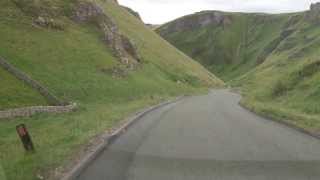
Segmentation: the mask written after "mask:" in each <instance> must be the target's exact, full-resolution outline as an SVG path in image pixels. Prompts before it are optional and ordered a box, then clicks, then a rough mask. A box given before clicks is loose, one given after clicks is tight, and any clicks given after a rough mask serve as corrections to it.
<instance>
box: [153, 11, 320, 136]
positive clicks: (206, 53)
mask: <svg viewBox="0 0 320 180" xmlns="http://www.w3.org/2000/svg"><path fill="white" fill-rule="evenodd" d="M305 13H306V12H301V13H293V14H281V15H266V14H243V13H225V15H228V16H231V17H232V18H231V19H232V23H231V24H230V25H228V26H227V27H223V26H221V25H220V26H208V27H203V28H195V29H193V30H182V31H180V32H172V33H169V34H165V33H163V32H164V31H165V29H166V28H167V27H170V26H172V25H174V23H175V22H176V21H173V22H169V23H168V24H165V25H163V26H162V27H160V28H158V29H157V32H158V33H160V34H162V35H163V37H164V38H165V39H167V40H168V41H169V42H171V43H172V44H173V45H175V46H176V47H177V48H179V49H180V50H182V51H183V52H185V53H186V54H188V55H190V56H191V57H193V58H195V59H196V60H198V61H199V62H200V63H202V64H203V65H204V66H205V67H207V69H209V70H210V71H212V72H213V73H215V74H216V75H217V76H219V77H221V79H223V80H225V81H228V83H229V84H230V85H231V86H233V87H237V88H239V87H240V89H241V91H242V94H243V96H244V99H243V100H242V104H243V105H244V106H246V107H248V108H249V109H252V110H254V111H255V112H258V113H260V114H262V115H265V116H269V117H272V118H274V119H278V120H284V121H288V122H290V123H292V124H295V125H296V126H299V127H302V128H305V129H308V130H310V131H313V132H318V133H319V132H320V85H319V82H320V59H319V55H320V51H319V49H320V39H319V37H320V30H319V28H318V25H317V24H316V23H314V22H311V21H309V20H308V19H307V16H305ZM187 18H188V17H187ZM178 21H179V20H178ZM195 50H196V51H195ZM194 52H196V53H194Z"/></svg>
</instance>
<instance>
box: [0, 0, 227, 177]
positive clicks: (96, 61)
mask: <svg viewBox="0 0 320 180" xmlns="http://www.w3.org/2000/svg"><path fill="white" fill-rule="evenodd" d="M82 2H83V1H82ZM95 2H96V3H98V4H99V7H101V8H102V10H103V13H104V14H105V16H107V17H109V18H110V19H112V21H114V23H115V24H116V25H117V26H118V28H119V30H120V32H121V34H123V35H125V36H126V37H127V38H128V39H129V40H130V42H133V43H134V45H135V46H136V49H137V51H138V54H139V56H140V59H139V63H138V64H135V65H134V67H132V66H130V67H129V66H128V65H124V64H122V62H120V61H119V58H118V57H117V56H115V52H114V50H113V49H112V47H110V46H109V45H108V44H107V43H106V42H105V41H104V38H105V34H104V33H103V32H102V31H101V29H99V27H98V26H96V25H95V24H94V23H95V22H94V21H92V22H91V21H90V22H75V21H74V20H73V18H71V17H72V13H73V11H74V8H75V3H78V1H75V0H68V1H65V0H44V1H36V0H34V1H33V0H16V1H14V0H0V7H1V9H0V42H1V43H0V56H2V57H3V58H5V59H6V60H7V61H9V62H10V63H11V64H12V65H14V66H15V67H17V68H19V69H20V70H21V71H23V72H25V73H27V74H28V75H29V76H30V77H31V78H33V79H34V80H37V81H38V82H40V83H41V84H43V85H44V86H46V87H47V88H48V89H49V90H50V91H51V92H52V93H53V94H55V95H56V96H57V97H58V98H60V99H62V100H65V101H69V102H76V103H77V104H78V109H77V111H76V112H72V113H68V114H62V115H48V114H39V115H37V116H34V117H31V118H19V119H12V120H1V121H0V142H1V143H0V151H1V154H0V159H1V164H2V166H3V168H4V171H5V176H6V177H7V179H10V180H11V179H12V180H18V179H24V180H29V179H37V178H36V176H38V177H40V176H45V177H46V176H48V175H49V174H48V173H49V172H53V170H54V169H55V168H57V167H59V166H60V165H63V164H64V163H66V162H68V160H70V158H71V157H72V156H71V154H73V153H75V152H77V151H78V148H79V147H82V145H84V144H86V143H88V141H89V139H91V138H92V137H94V136H95V135H96V134H98V133H101V132H103V131H105V130H107V129H110V128H111V127H112V126H113V125H115V124H116V123H117V122H119V120H121V119H123V118H124V117H125V116H128V115H129V114H130V113H132V112H134V111H136V110H138V109H141V108H142V107H146V106H147V105H150V104H155V103H158V102H160V101H163V100H164V99H169V98H171V97H174V96H178V95H182V94H191V93H199V92H203V91H205V90H206V89H207V88H209V87H216V86H220V85H222V82H221V81H220V80H219V79H217V78H216V77H214V76H213V75H212V74H211V73H209V72H208V71H207V70H206V69H205V68H203V67H202V66H201V65H199V64H198V63H197V62H194V61H193V60H192V59H190V58H188V57H187V56H186V55H184V54H183V53H181V52H179V51H178V50H176V49H175V48H174V47H172V46H171V45H170V44H168V43H167V42H166V41H164V40H162V39H161V38H160V37H159V36H158V35H157V34H156V33H154V32H153V31H151V30H150V29H148V28H146V27H145V26H144V25H143V23H142V22H141V21H140V20H138V19H137V18H136V17H134V16H132V15H131V14H130V13H129V12H127V11H126V10H125V9H123V8H121V7H120V6H118V5H117V4H116V3H114V2H112V1H106V2H104V1H95ZM86 8H87V9H89V8H88V7H84V10H86ZM40 16H41V18H40ZM105 16H101V17H105ZM44 19H46V20H45V21H44ZM35 20H38V23H36V21H35ZM39 21H40V22H39ZM40 23H41V24H42V25H44V26H41V25H39V24H40ZM0 77H1V86H0V93H1V94H0V95H1V98H0V107H1V109H4V108H11V107H24V106H28V105H42V104H46V103H45V101H44V100H43V98H42V97H41V96H40V95H39V94H38V93H37V92H35V91H33V90H32V89H30V88H29V87H28V86H25V85H24V84H23V83H22V82H19V81H18V80H17V79H14V77H13V76H10V75H9V74H7V73H6V72H5V71H4V70H3V69H1V67H0ZM19 123H25V124H26V125H27V127H28V128H29V130H30V132H31V135H32V137H33V139H34V143H35V148H36V150H37V151H36V153H34V154H25V153H24V151H23V149H22V146H21V144H20V142H19V139H18V137H17V135H16V132H15V126H16V125H17V124H19Z"/></svg>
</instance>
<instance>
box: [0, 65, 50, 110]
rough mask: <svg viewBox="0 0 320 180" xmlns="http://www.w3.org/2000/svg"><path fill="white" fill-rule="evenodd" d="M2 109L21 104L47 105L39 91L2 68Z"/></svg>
mask: <svg viewBox="0 0 320 180" xmlns="http://www.w3.org/2000/svg"><path fill="white" fill-rule="evenodd" d="M0 81H1V85H2V86H1V88H0V110H5V109H8V108H17V107H21V106H32V105H46V104H47V102H46V100H45V99H44V98H43V97H42V96H40V95H39V93H38V92H36V91H35V90H33V89H31V88H30V87H29V86H27V85H26V84H24V83H23V82H21V81H19V80H17V79H16V78H15V77H14V76H12V75H11V74H9V73H8V72H6V71H5V70H4V69H1V68H0Z"/></svg>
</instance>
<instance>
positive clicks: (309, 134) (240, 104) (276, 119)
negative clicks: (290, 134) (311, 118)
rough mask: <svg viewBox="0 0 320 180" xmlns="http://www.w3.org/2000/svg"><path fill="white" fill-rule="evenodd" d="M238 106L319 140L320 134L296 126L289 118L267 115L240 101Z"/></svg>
mask: <svg viewBox="0 0 320 180" xmlns="http://www.w3.org/2000/svg"><path fill="white" fill-rule="evenodd" d="M239 106H241V107H242V108H244V109H245V110H247V111H249V112H251V113H253V114H255V115H257V116H260V117H263V118H264V119H266V120H269V121H273V122H276V123H278V124H281V125H283V126H286V127H289V128H291V129H294V130H296V131H299V132H300V133H303V134H305V135H308V136H311V137H313V138H316V139H319V140H320V134H319V133H315V132H312V131H310V130H308V129H305V128H302V127H299V126H297V125H295V124H293V123H290V122H289V121H290V120H284V119H281V118H274V117H271V116H268V115H267V114H264V113H258V112H256V111H255V110H253V109H252V108H250V107H249V106H246V105H244V104H243V103H241V102H239Z"/></svg>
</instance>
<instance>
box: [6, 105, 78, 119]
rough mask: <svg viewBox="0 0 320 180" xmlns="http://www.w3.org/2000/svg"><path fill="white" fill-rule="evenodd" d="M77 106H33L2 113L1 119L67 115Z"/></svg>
mask: <svg viewBox="0 0 320 180" xmlns="http://www.w3.org/2000/svg"><path fill="white" fill-rule="evenodd" d="M76 107H77V105H76V104H71V105H66V106H33V107H24V108H16V109H9V110H4V111H0V119H10V118H17V117H30V116H32V115H35V114H38V113H54V114H59V113H67V112H72V111H74V110H75V109H76Z"/></svg>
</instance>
